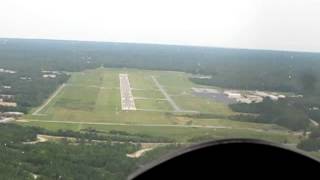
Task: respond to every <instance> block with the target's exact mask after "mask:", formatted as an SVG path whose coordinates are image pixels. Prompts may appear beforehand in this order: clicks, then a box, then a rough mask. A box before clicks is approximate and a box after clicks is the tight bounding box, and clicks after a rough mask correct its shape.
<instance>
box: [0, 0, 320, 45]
mask: <svg viewBox="0 0 320 180" xmlns="http://www.w3.org/2000/svg"><path fill="white" fill-rule="evenodd" d="M319 5H320V1H316V0H241V1H239V0H157V1H155V0H28V1H22V0H2V2H1V7H0V24H1V28H0V36H1V37H23V38H51V39H77V40H95V41H124V42H148V43H167V44H190V45H208V46H226V47H242V48H267V49H292V50H317V51H320V42H319V41H318V39H319V37H320V36H319V33H318V32H320V25H319V23H318V17H320V11H318V10H319V9H320V6H319Z"/></svg>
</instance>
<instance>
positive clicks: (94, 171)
mask: <svg viewBox="0 0 320 180" xmlns="http://www.w3.org/2000/svg"><path fill="white" fill-rule="evenodd" d="M39 133H41V134H43V133H49V134H50V131H47V130H44V129H41V128H35V127H22V126H18V125H15V124H1V125H0V151H1V153H0V160H1V161H0V171H1V175H0V178H1V179H35V177H37V179H77V180H81V179H94V180H98V179H110V180H111V179H126V177H127V176H128V175H129V174H130V173H132V172H133V171H134V170H135V169H137V168H139V167H140V166H141V165H142V164H145V163H147V162H150V161H151V160H154V159H156V158H159V157H160V156H162V155H163V154H165V153H168V152H170V151H172V150H174V149H176V148H178V146H174V145H171V146H167V147H160V148H157V149H156V150H154V151H151V152H148V153H146V154H145V155H144V156H143V157H142V158H140V159H132V158H128V157H127V156H126V154H127V153H132V152H135V151H137V150H138V149H139V148H140V147H139V145H134V144H132V143H122V144H114V143H110V142H111V140H109V141H106V142H105V143H102V142H100V143H94V142H92V141H88V139H87V138H89V139H90V137H91V138H92V135H90V134H91V133H87V134H86V135H83V134H82V135H80V134H78V135H80V136H79V137H77V136H76V134H77V133H76V132H74V133H73V137H76V138H77V139H78V140H77V142H71V141H68V140H64V141H52V142H44V143H37V144H25V142H30V141H34V140H35V139H36V135H37V134H39ZM51 133H54V134H55V135H57V136H64V135H66V134H65V133H59V132H51ZM69 134H72V132H69ZM127 136H128V137H129V136H130V134H127ZM136 136H137V135H134V136H133V138H136ZM67 137H68V136H67ZM101 137H102V136H101ZM91 140H92V139H91ZM113 141H114V139H113ZM124 142H126V141H124Z"/></svg>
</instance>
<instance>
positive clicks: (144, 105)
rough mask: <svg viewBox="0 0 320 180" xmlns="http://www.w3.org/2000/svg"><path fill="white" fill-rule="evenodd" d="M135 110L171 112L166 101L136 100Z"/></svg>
mask: <svg viewBox="0 0 320 180" xmlns="http://www.w3.org/2000/svg"><path fill="white" fill-rule="evenodd" d="M135 104H136V108H137V109H154V110H159V111H172V110H173V109H172V108H171V105H170V104H169V103H168V101H167V100H154V99H137V100H135Z"/></svg>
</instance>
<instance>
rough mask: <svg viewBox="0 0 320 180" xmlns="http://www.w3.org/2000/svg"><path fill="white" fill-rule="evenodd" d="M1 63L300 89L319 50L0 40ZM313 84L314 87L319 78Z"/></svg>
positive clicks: (318, 63) (319, 60) (312, 74)
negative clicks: (172, 74)
mask: <svg viewBox="0 0 320 180" xmlns="http://www.w3.org/2000/svg"><path fill="white" fill-rule="evenodd" d="M0 42H1V43H0V62H1V66H3V67H4V68H11V69H14V70H17V71H18V72H19V71H25V70H29V69H46V70H58V71H80V70H83V69H87V68H96V67H99V66H101V65H102V66H105V67H128V68H129V67H131V68H143V69H157V70H174V71H183V72H187V73H194V74H204V75H211V76H212V78H211V79H197V78H191V80H192V81H194V82H196V83H200V84H208V85H215V86H221V87H228V88H237V89H261V90H277V91H295V92H297V91H301V90H302V89H303V86H304V83H305V81H304V80H305V79H310V78H313V79H314V80H315V81H317V79H319V77H320V72H319V71H318V69H319V68H320V54H319V53H303V52H286V51H265V50H246V49H224V48H209V47H190V46H173V45H150V44H126V43H102V42H78V41H52V40H21V39H0ZM316 86H317V87H318V86H319V83H318V81H317V82H316Z"/></svg>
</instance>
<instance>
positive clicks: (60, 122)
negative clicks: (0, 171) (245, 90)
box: [17, 68, 298, 143]
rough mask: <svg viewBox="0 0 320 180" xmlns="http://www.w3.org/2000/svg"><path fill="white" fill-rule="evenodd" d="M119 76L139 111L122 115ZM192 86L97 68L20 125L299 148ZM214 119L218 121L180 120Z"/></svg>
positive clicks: (174, 78) (180, 77)
mask: <svg viewBox="0 0 320 180" xmlns="http://www.w3.org/2000/svg"><path fill="white" fill-rule="evenodd" d="M119 74H127V75H128V80H129V82H130V88H131V91H132V96H133V100H134V104H135V107H136V110H134V111H128V110H122V107H121V93H120V82H119ZM193 87H204V86H199V85H196V84H193V83H192V82H191V81H189V79H188V75H187V74H185V73H181V72H171V71H170V72H169V71H149V70H136V69H107V68H99V69H95V70H86V71H83V72H76V73H72V76H71V78H70V80H69V81H68V82H67V83H66V84H65V85H63V88H59V89H58V90H57V91H56V92H55V93H54V94H53V95H52V96H51V98H50V99H49V100H48V101H46V102H44V104H43V105H42V106H41V107H39V108H37V109H35V110H34V112H31V113H30V114H28V115H26V116H24V117H23V120H25V121H17V123H20V124H23V125H28V126H31V125H35V126H41V127H45V128H48V129H52V130H58V129H72V130H81V129H83V128H86V127H93V128H95V129H98V130H102V131H110V130H121V131H127V132H132V133H140V134H147V135H151V136H162V137H169V138H172V139H174V140H176V141H188V140H190V139H192V138H197V137H203V136H207V137H208V138H232V137H233V138H235V137H246V138H260V139H269V140H274V141H277V142H290V143H296V142H297V141H298V139H297V138H298V137H297V136H295V135H293V133H290V132H289V131H288V130H286V129H284V128H280V127H279V126H276V125H270V124H258V123H248V122H237V121H231V120H229V119H228V117H229V116H232V115H235V114H236V113H235V112H233V111H232V110H231V109H230V108H229V107H228V106H227V105H225V104H223V103H219V102H215V101H213V100H209V99H207V98H203V97H199V96H195V95H193V94H192V88H193ZM193 113H211V114H214V115H217V116H219V117H221V118H220V119H213V118H212V119H196V118H191V117H185V116H181V115H184V114H193Z"/></svg>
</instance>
